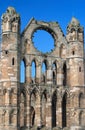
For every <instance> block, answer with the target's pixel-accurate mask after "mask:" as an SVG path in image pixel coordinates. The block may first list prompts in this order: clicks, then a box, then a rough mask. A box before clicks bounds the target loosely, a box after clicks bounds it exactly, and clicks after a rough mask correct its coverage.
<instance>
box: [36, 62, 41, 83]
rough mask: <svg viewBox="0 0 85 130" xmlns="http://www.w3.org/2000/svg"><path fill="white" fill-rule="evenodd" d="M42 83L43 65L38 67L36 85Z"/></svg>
mask: <svg viewBox="0 0 85 130" xmlns="http://www.w3.org/2000/svg"><path fill="white" fill-rule="evenodd" d="M40 82H41V64H38V65H37V66H36V83H40Z"/></svg>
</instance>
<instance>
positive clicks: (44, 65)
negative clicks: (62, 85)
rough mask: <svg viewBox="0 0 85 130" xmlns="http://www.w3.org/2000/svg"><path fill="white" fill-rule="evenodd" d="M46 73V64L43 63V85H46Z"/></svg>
mask: <svg viewBox="0 0 85 130" xmlns="http://www.w3.org/2000/svg"><path fill="white" fill-rule="evenodd" d="M46 72H47V66H46V63H45V62H43V64H42V82H43V83H46V76H47V75H46Z"/></svg>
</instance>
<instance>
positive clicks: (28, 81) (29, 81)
mask: <svg viewBox="0 0 85 130" xmlns="http://www.w3.org/2000/svg"><path fill="white" fill-rule="evenodd" d="M26 83H31V65H30V64H28V65H27V66H26Z"/></svg>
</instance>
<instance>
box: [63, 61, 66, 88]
mask: <svg viewBox="0 0 85 130" xmlns="http://www.w3.org/2000/svg"><path fill="white" fill-rule="evenodd" d="M63 85H64V86H66V85H67V66H66V63H64V65H63Z"/></svg>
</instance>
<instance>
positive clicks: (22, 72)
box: [20, 60, 26, 83]
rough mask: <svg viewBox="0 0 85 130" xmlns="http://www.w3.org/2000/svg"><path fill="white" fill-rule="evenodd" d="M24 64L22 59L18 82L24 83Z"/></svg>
mask: <svg viewBox="0 0 85 130" xmlns="http://www.w3.org/2000/svg"><path fill="white" fill-rule="evenodd" d="M25 76H26V64H25V61H24V60H22V61H21V63H20V82H21V83H25V81H26V77H25Z"/></svg>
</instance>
